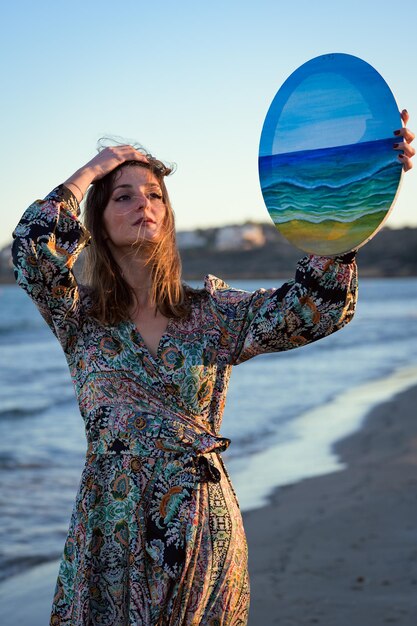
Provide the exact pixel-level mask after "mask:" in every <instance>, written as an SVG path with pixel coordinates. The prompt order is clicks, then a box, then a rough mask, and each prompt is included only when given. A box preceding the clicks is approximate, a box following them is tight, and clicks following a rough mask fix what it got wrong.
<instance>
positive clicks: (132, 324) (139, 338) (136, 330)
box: [128, 317, 174, 362]
mask: <svg viewBox="0 0 417 626" xmlns="http://www.w3.org/2000/svg"><path fill="white" fill-rule="evenodd" d="M173 319H174V318H173V317H169V318H168V323H167V325H166V327H165V330H164V332H163V333H162V335H161V337H160V338H159V343H158V347H157V349H156V354H155V355H154V354H152V352H151V351H150V349H149V348H148V346H147V344H146V342H145V340H144V338H143V336H142V334H141V332H140V330H139V328H138V327H137V326H136V324H135V322H134V321H133V320H132V319H129V320H128V324H129V326H130V328H131V330H132V331H133V333H134V335H135V337H136V339H137V341H136V343H138V344H140V345H141V346H142V348H143V349H144V350H145V351H146V352H147V353H148V355H149V356H150V357H151V359H152V360H153V361H154V362H156V361H158V360H159V358H160V357H159V352H160V350H161V346H162V343H163V342H164V339H165V338H166V337H168V335H169V332H170V328H171V323H172V321H173Z"/></svg>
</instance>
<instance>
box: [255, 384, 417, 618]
mask: <svg viewBox="0 0 417 626" xmlns="http://www.w3.org/2000/svg"><path fill="white" fill-rule="evenodd" d="M416 407H417V387H414V388H412V389H409V390H408V391H405V392H403V393H401V394H399V395H398V396H396V397H395V398H394V399H393V400H391V401H390V402H387V403H386V404H382V405H380V406H378V407H376V408H375V409H374V410H372V411H371V413H370V414H369V415H368V418H367V420H366V421H365V424H364V427H363V428H362V429H361V430H360V431H359V432H358V433H355V434H353V435H351V436H349V437H347V438H346V439H344V440H341V441H339V442H338V443H337V444H336V446H335V450H336V452H337V453H338V454H339V455H340V456H341V458H342V460H343V461H344V462H345V463H347V468H346V469H344V470H342V471H338V472H334V473H333V474H327V475H325V476H322V477H316V478H309V479H305V480H303V481H301V482H298V483H296V484H294V485H289V486H286V487H281V488H280V489H278V490H277V491H276V492H275V493H274V495H273V496H272V498H271V504H270V505H269V506H267V507H264V508H261V509H257V510H254V511H249V512H247V513H245V515H244V521H245V528H246V532H247V537H248V543H249V571H250V575H251V594H252V599H251V611H250V618H249V626H264V625H265V626H269V625H271V626H272V625H275V624H277V625H278V624H279V626H304V625H310V624H320V625H321V626H382V625H384V624H398V625H401V626H415V625H416V624H417V408H416Z"/></svg>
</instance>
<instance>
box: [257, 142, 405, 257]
mask: <svg viewBox="0 0 417 626" xmlns="http://www.w3.org/2000/svg"><path fill="white" fill-rule="evenodd" d="M394 141H395V140H394V138H393V137H390V138H388V139H381V140H377V141H369V142H364V143H357V144H351V145H347V146H337V147H333V148H322V149H317V150H303V151H299V152H291V153H286V154H278V155H273V156H264V157H260V159H259V171H260V179H261V181H262V184H261V187H262V193H263V196H264V200H265V203H266V205H267V207H268V211H269V214H270V215H271V218H272V220H273V222H274V224H275V225H276V226H277V228H278V230H279V231H280V232H281V233H282V234H283V235H284V237H286V238H287V239H288V240H289V241H291V243H293V244H294V245H295V246H297V247H298V248H301V249H302V250H305V251H306V252H311V253H315V254H330V255H331V254H341V253H343V252H347V251H349V250H352V249H353V248H356V247H358V246H360V245H362V244H363V243H364V242H365V241H366V240H367V239H368V238H369V237H370V236H371V235H372V234H373V233H374V232H375V231H376V230H377V229H378V228H379V227H380V225H381V224H382V222H383V221H384V220H385V218H386V217H387V215H388V212H389V210H390V208H391V205H392V203H393V198H394V197H395V194H396V192H397V188H398V182H399V178H400V176H401V164H400V163H399V162H398V161H397V159H396V156H397V155H396V152H394V151H393V149H392V146H393V143H394Z"/></svg>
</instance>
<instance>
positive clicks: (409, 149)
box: [393, 109, 416, 172]
mask: <svg viewBox="0 0 417 626" xmlns="http://www.w3.org/2000/svg"><path fill="white" fill-rule="evenodd" d="M400 115H401V120H402V122H403V124H404V126H403V127H402V128H399V129H398V130H394V135H395V137H397V138H398V142H397V143H394V145H393V148H394V150H401V152H402V154H399V155H398V160H399V161H400V163H402V166H403V170H404V171H405V172H408V170H411V168H412V167H413V162H412V160H411V159H412V158H413V156H414V155H415V153H416V151H415V149H414V148H413V146H410V143H411V142H412V141H414V138H415V135H414V133H413V132H411V130H409V129H408V128H407V124H408V120H409V119H410V116H409V114H408V111H407V109H403V110H402V111H401V113H400Z"/></svg>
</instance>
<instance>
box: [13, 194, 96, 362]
mask: <svg viewBox="0 0 417 626" xmlns="http://www.w3.org/2000/svg"><path fill="white" fill-rule="evenodd" d="M79 215H80V207H79V204H78V201H77V199H76V197H75V196H74V194H73V193H72V192H71V191H70V190H69V189H68V187H65V186H64V185H59V186H58V187H56V188H55V189H53V190H52V191H51V193H49V194H48V195H47V196H46V198H45V199H44V200H36V201H35V202H34V203H33V204H31V205H30V207H29V208H28V209H27V210H26V211H25V213H24V214H23V217H22V219H21V220H20V222H19V224H18V225H17V227H16V228H15V230H14V232H13V238H14V241H13V245H12V258H13V265H14V272H15V277H16V281H17V283H18V284H19V285H20V286H21V287H22V288H23V289H24V290H25V291H26V292H27V293H28V294H29V296H30V297H31V298H32V300H33V301H34V303H35V304H36V306H37V307H38V309H39V311H40V312H41V314H42V316H43V317H44V319H45V320H46V322H47V323H48V324H49V326H50V327H51V329H52V331H53V332H54V334H55V335H56V336H57V338H58V339H59V341H60V343H61V345H62V346H63V348H64V350H66V351H67V350H69V349H70V347H71V345H72V342H73V339H74V338H75V337H76V334H77V332H78V329H79V324H80V318H81V307H82V305H81V302H80V297H79V289H78V285H77V282H76V279H75V276H74V273H73V271H72V267H73V265H74V262H75V261H76V259H77V256H78V254H79V253H80V252H81V250H82V249H83V248H84V246H85V245H86V244H87V243H88V241H89V233H88V231H87V230H86V228H85V227H84V226H83V225H82V224H81V222H80V221H79Z"/></svg>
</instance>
